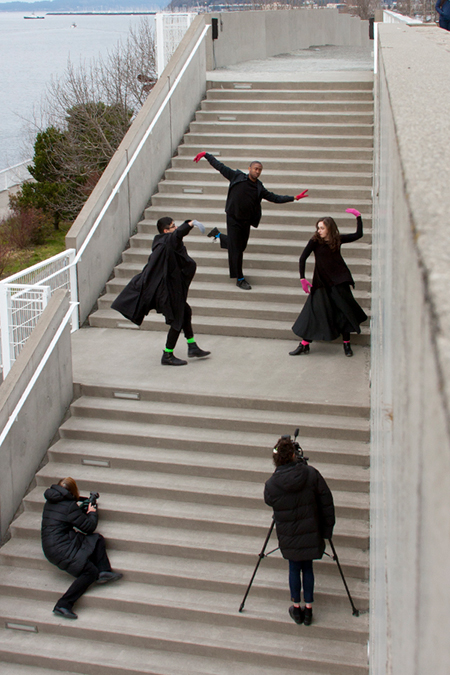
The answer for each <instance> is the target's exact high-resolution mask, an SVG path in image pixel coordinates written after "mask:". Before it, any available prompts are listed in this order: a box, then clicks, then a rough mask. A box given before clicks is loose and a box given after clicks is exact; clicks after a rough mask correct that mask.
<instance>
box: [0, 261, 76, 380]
mask: <svg viewBox="0 0 450 675" xmlns="http://www.w3.org/2000/svg"><path fill="white" fill-rule="evenodd" d="M75 253H76V252H75V249H68V250H66V251H63V252H62V253H58V254H57V255H55V256H53V257H52V258H48V259H47V260H44V261H43V262H41V263H38V264H37V265H33V267H28V268H27V269H25V270H22V271H21V272H18V273H17V274H13V275H11V276H10V277H7V278H6V279H4V280H3V281H2V282H0V336H1V339H0V342H1V349H0V352H1V365H2V367H3V377H5V376H6V375H7V374H8V373H9V371H10V369H11V366H12V364H13V363H14V361H15V360H16V359H17V357H18V355H19V353H20V351H21V350H22V348H23V346H24V344H25V342H26V341H27V339H28V338H29V337H30V334H31V332H32V330H33V328H34V327H35V326H36V323H37V321H38V319H39V317H40V315H41V314H42V312H43V311H44V309H45V307H46V306H47V303H48V300H49V299H50V296H51V295H52V293H54V292H55V291H56V290H57V289H58V288H64V289H66V290H68V291H69V293H70V300H71V302H72V303H73V304H76V303H77V280H76V267H75V265H74V261H75ZM77 328H78V316H77V314H76V313H74V314H73V318H72V330H73V331H74V330H77Z"/></svg>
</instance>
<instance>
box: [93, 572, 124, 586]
mask: <svg viewBox="0 0 450 675" xmlns="http://www.w3.org/2000/svg"><path fill="white" fill-rule="evenodd" d="M122 577H123V574H121V573H120V572H113V571H112V570H111V571H110V572H100V574H99V575H98V579H97V583H98V584H107V583H108V582H110V581H119V579H122Z"/></svg>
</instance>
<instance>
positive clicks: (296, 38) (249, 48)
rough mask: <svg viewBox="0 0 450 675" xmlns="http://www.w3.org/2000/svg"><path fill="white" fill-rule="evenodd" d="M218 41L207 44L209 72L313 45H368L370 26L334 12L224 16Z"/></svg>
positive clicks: (328, 10) (283, 11) (219, 16)
mask: <svg viewBox="0 0 450 675" xmlns="http://www.w3.org/2000/svg"><path fill="white" fill-rule="evenodd" d="M211 17H216V18H218V19H219V37H218V39H217V40H215V41H214V43H212V41H211V42H210V41H208V43H207V44H208V69H209V70H213V69H214V68H223V67H224V66H230V65H233V64H235V63H241V62H242V61H249V60H251V59H266V58H268V57H269V56H275V55H277V54H287V53H288V52H291V51H295V50H296V49H308V47H311V46H312V45H327V44H328V45H338V46H339V45H354V46H363V45H367V44H369V42H370V41H369V22H368V21H361V19H359V18H357V17H353V16H350V15H349V14H339V13H338V11H337V10H336V9H295V10H281V11H254V12H225V13H223V14H211V15H208V20H210V19H211Z"/></svg>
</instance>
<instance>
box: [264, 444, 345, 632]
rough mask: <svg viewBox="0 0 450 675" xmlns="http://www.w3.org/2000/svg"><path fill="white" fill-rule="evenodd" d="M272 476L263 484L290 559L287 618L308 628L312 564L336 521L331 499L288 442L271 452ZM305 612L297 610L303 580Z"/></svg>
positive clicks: (282, 547)
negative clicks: (273, 471) (291, 603)
mask: <svg viewBox="0 0 450 675" xmlns="http://www.w3.org/2000/svg"><path fill="white" fill-rule="evenodd" d="M273 462H274V464H275V466H276V470H275V473H274V474H273V475H272V476H271V478H269V480H268V481H267V482H266V485H265V489H264V500H265V502H266V504H268V505H269V506H271V507H272V508H273V517H274V520H275V526H276V532H277V537H278V543H279V546H280V551H281V554H282V556H283V558H286V559H287V560H289V588H290V591H291V600H292V602H293V603H294V604H293V605H292V606H291V607H290V608H289V614H290V616H291V617H292V619H293V620H294V621H295V622H296V623H303V622H304V623H305V625H310V624H311V621H312V603H313V600H314V572H313V562H312V561H313V560H317V559H319V558H322V556H323V554H324V551H325V541H324V540H325V539H331V536H332V534H333V527H334V523H335V515H334V504H333V496H332V494H331V492H330V490H329V488H328V486H327V484H326V482H325V480H324V478H323V477H322V476H321V474H320V473H319V472H318V471H317V469H314V468H313V467H312V466H308V465H307V464H306V463H304V462H302V461H298V460H297V459H296V456H295V446H294V444H293V442H292V441H291V439H290V438H286V437H284V438H280V439H279V440H278V442H277V444H276V447H275V448H274V450H273ZM300 574H302V577H303V595H304V599H305V603H306V606H305V609H304V610H301V608H300V594H301V588H302V586H301V579H300Z"/></svg>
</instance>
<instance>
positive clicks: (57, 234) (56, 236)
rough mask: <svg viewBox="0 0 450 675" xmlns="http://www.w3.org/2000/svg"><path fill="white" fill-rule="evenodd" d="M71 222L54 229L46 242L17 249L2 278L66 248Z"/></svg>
mask: <svg viewBox="0 0 450 675" xmlns="http://www.w3.org/2000/svg"><path fill="white" fill-rule="evenodd" d="M71 226H72V223H71V222H67V223H60V225H59V228H60V229H59V230H52V231H51V232H50V233H49V234H48V236H47V237H46V241H45V244H40V245H39V246H35V247H34V248H32V249H22V250H16V251H14V252H13V253H12V254H11V257H10V259H9V260H8V263H7V265H6V266H5V269H4V272H3V274H2V275H1V278H2V279H5V277H9V276H11V274H16V273H17V272H21V271H22V270H24V269H26V268H27V267H32V265H36V264H37V263H39V262H42V261H43V260H47V258H51V257H52V256H54V255H56V254H57V253H61V251H65V250H66V241H65V237H66V234H67V232H68V231H69V229H70V227H71Z"/></svg>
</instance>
